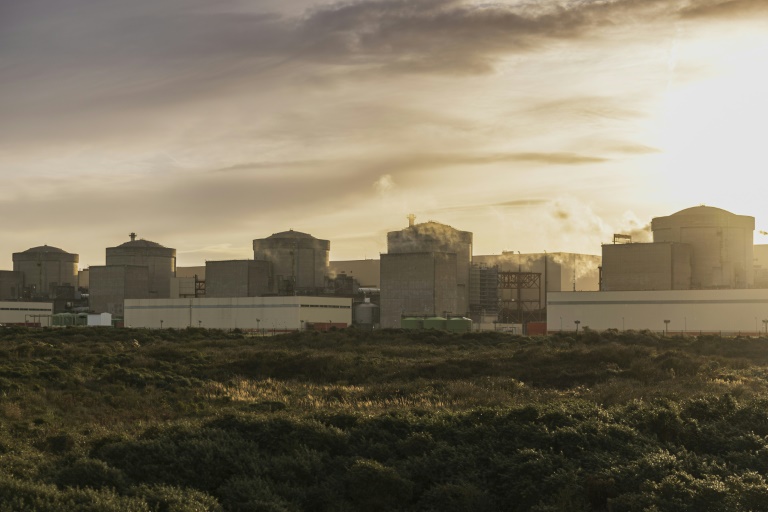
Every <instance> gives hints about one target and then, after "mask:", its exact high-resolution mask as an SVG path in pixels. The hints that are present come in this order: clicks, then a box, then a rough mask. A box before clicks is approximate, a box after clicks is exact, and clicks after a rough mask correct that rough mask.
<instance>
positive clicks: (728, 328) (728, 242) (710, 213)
mask: <svg viewBox="0 0 768 512" xmlns="http://www.w3.org/2000/svg"><path fill="white" fill-rule="evenodd" d="M754 229H755V219H754V217H749V216H744V215H736V214H733V213H731V212H728V211H725V210H722V209H720V208H713V207H710V206H703V205H702V206H695V207H693V208H687V209H685V210H681V211H679V212H677V213H674V214H672V215H669V216H667V217H657V218H654V219H653V220H652V221H651V230H652V232H653V242H651V243H634V242H633V241H632V239H631V237H630V236H628V235H625V234H620V233H619V234H616V235H614V239H613V243H609V244H605V245H603V246H602V256H603V257H602V260H603V261H602V267H601V275H600V291H599V292H593V293H589V292H582V293H571V294H565V293H556V294H550V300H549V302H548V316H547V327H548V329H549V330H550V331H558V330H578V329H579V326H582V328H584V327H589V328H591V329H595V330H605V329H616V330H626V329H650V330H657V331H658V330H663V331H664V332H666V333H670V332H672V333H679V334H682V335H687V334H693V333H696V334H701V333H720V334H722V333H729V334H739V333H745V334H746V333H751V334H757V333H758V332H760V331H761V329H764V330H766V334H768V282H766V280H765V279H764V276H765V271H764V269H765V268H766V267H768V261H765V258H766V257H767V256H768V253H766V251H764V250H762V249H763V248H764V247H765V246H758V248H759V249H760V250H759V251H755V246H754V242H753V231H754ZM755 254H758V255H762V258H760V257H758V258H755ZM756 274H757V275H759V276H761V278H762V279H760V280H758V282H757V283H756V281H755V275H756Z"/></svg>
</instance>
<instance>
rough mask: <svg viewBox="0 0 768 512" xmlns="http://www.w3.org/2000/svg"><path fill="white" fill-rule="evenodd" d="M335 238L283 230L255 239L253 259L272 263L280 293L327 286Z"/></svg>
mask: <svg viewBox="0 0 768 512" xmlns="http://www.w3.org/2000/svg"><path fill="white" fill-rule="evenodd" d="M330 251H331V242H329V241H328V240H320V239H318V238H315V237H313V236H312V235H308V234H307V233H300V232H299V231H293V230H289V231H283V232H282V233H275V234H273V235H271V236H269V237H267V238H260V239H257V240H254V241H253V259H254V260H265V261H269V262H271V263H272V272H273V275H274V277H275V281H276V282H277V285H278V286H277V288H278V293H281V294H292V293H294V292H302V291H303V292H315V291H317V290H320V289H324V288H325V279H326V276H327V275H328V266H329V254H330Z"/></svg>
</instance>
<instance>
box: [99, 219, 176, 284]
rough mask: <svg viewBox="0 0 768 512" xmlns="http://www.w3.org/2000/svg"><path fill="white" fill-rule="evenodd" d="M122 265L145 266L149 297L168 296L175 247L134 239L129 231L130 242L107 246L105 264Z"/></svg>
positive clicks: (172, 275)
mask: <svg viewBox="0 0 768 512" xmlns="http://www.w3.org/2000/svg"><path fill="white" fill-rule="evenodd" d="M122 265H133V266H139V267H146V268H147V274H148V277H149V298H150V299H167V298H170V296H171V278H173V277H176V249H171V248H169V247H163V246H162V245H160V244H158V243H155V242H150V241H149V240H136V235H135V234H133V233H131V241H130V242H125V243H124V244H121V245H119V246H117V247H108V248H107V266H122Z"/></svg>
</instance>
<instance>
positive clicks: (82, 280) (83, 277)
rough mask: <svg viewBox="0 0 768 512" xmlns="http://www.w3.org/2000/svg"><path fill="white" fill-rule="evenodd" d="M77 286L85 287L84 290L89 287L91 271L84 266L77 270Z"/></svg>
mask: <svg viewBox="0 0 768 512" xmlns="http://www.w3.org/2000/svg"><path fill="white" fill-rule="evenodd" d="M77 287H78V288H85V289H86V290H87V289H88V288H90V287H91V272H90V271H89V269H87V268H84V269H82V270H80V271H78V272H77Z"/></svg>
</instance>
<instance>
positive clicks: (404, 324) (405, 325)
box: [400, 317, 424, 329]
mask: <svg viewBox="0 0 768 512" xmlns="http://www.w3.org/2000/svg"><path fill="white" fill-rule="evenodd" d="M400 327H401V328H402V329H423V328H424V321H423V320H422V319H421V318H413V317H406V318H403V319H401V320H400Z"/></svg>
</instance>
